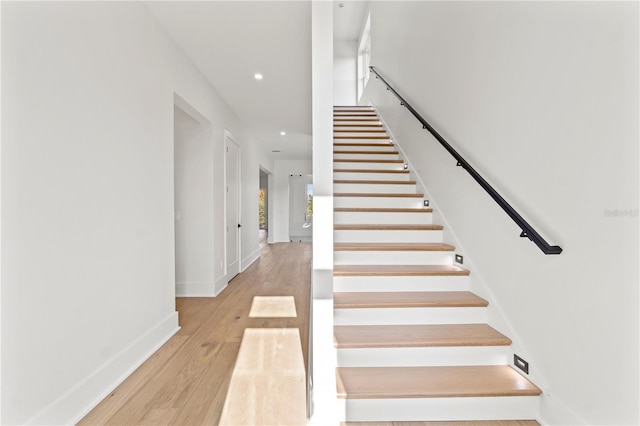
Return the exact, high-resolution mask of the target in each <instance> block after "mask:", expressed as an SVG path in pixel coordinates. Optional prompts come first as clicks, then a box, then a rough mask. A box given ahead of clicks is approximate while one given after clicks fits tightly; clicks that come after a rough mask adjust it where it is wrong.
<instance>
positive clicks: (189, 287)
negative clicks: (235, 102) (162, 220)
mask: <svg viewBox="0 0 640 426" xmlns="http://www.w3.org/2000/svg"><path fill="white" fill-rule="evenodd" d="M173 117H174V123H173V124H174V128H173V131H174V135H173V140H174V141H173V191H174V193H173V203H174V249H175V250H174V259H175V291H176V296H178V297H213V296H215V285H214V274H215V270H214V266H213V262H212V260H211V259H212V258H213V256H214V251H213V241H214V240H215V238H214V227H213V215H214V207H215V204H216V203H215V200H214V192H213V166H214V165H213V134H212V128H211V123H210V122H209V121H208V120H206V118H204V116H202V115H201V114H200V113H198V112H197V111H196V110H195V109H194V108H193V107H191V106H190V105H189V104H188V103H186V101H183V100H182V99H181V98H179V97H178V96H177V95H176V97H175V99H174V111H173Z"/></svg>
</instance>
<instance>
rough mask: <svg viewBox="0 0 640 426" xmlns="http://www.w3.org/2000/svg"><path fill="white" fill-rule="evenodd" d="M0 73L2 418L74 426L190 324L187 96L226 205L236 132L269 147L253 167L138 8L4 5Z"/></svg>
mask: <svg viewBox="0 0 640 426" xmlns="http://www.w3.org/2000/svg"><path fill="white" fill-rule="evenodd" d="M2 76H3V78H2V123H3V126H2V168H1V171H2V223H1V226H2V242H1V243H2V247H3V248H4V249H3V250H2V259H1V262H2V265H3V268H2V277H1V279H2V296H3V297H2V307H1V309H2V365H1V378H2V383H1V387H2V401H1V404H2V419H1V422H2V423H3V424H73V423H75V422H77V421H78V420H79V419H80V418H81V417H82V416H83V415H84V414H85V413H86V412H87V411H88V410H89V409H91V408H92V407H93V406H94V405H95V404H96V403H98V402H99V400H100V399H101V398H102V397H104V396H106V395H107V394H108V392H109V391H110V390H112V389H113V387H115V386H116V385H117V384H118V383H119V382H120V381H121V380H123V379H124V378H125V377H126V376H127V374H129V373H130V372H131V371H133V369H135V368H136V367H137V366H138V365H139V364H140V363H141V362H143V361H144V360H145V359H146V358H147V357H148V356H149V355H151V353H152V352H153V351H154V350H155V349H156V348H158V347H159V346H160V345H161V344H162V343H163V342H164V341H166V340H167V339H168V338H169V337H170V336H171V335H172V334H173V333H175V331H177V329H178V321H177V313H176V312H175V302H174V300H175V299H174V297H175V287H174V285H175V276H174V225H173V220H174V215H173V209H174V199H173V138H174V135H173V114H174V104H175V103H176V102H177V101H176V99H182V100H183V101H184V102H185V103H187V104H188V105H190V106H191V107H193V109H195V110H196V111H198V112H199V113H200V114H201V115H202V116H204V117H205V118H206V119H207V120H208V121H209V122H210V123H211V134H212V137H213V140H212V141H211V143H212V144H213V155H214V159H213V171H212V174H213V179H214V184H213V191H214V195H215V196H214V199H215V200H216V201H218V200H223V194H224V186H223V185H224V184H223V182H224V168H223V166H222V165H223V161H224V131H225V130H229V131H231V132H232V133H233V134H234V135H236V137H237V138H238V140H240V141H241V142H242V143H243V146H242V149H243V153H245V152H249V151H252V150H253V151H256V152H255V153H254V154H253V155H251V156H248V157H247V159H246V160H244V159H243V161H246V163H244V162H243V168H244V167H245V166H246V167H247V168H251V167H253V166H254V165H255V167H253V168H254V169H255V174H256V175H257V171H258V162H259V161H263V160H261V159H260V158H261V153H260V152H259V149H260V148H259V147H258V146H257V143H256V141H255V140H254V139H252V137H251V135H250V133H249V132H248V130H247V128H246V127H245V125H244V124H243V123H242V122H241V121H240V120H239V119H238V117H237V116H236V115H235V114H234V113H233V111H231V109H230V108H229V107H228V106H227V105H226V103H225V102H224V101H223V100H222V99H221V98H220V97H219V95H218V94H217V93H216V91H215V89H214V88H213V87H212V86H211V85H210V84H209V83H208V82H207V81H206V79H205V78H204V77H203V76H202V74H200V72H199V71H198V70H197V69H196V67H195V66H194V65H193V64H192V63H191V62H190V61H189V60H188V59H187V57H186V56H185V55H184V54H183V53H182V52H181V51H180V50H179V49H178V47H177V46H176V45H175V43H174V42H173V41H172V40H171V39H170V38H169V37H168V36H167V34H166V33H165V32H164V31H163V30H162V29H161V27H160V26H159V25H158V23H157V22H156V21H155V20H154V18H153V17H152V16H151V15H150V13H149V11H148V10H147V9H146V7H145V6H144V5H142V4H141V3H137V2H136V3H133V2H39V3H33V2H10V3H6V2H3V5H2ZM247 176H248V178H251V174H250V173H248V174H247ZM251 185H253V184H249V185H247V186H246V188H245V187H243V196H244V197H248V198H250V199H255V200H256V203H257V196H258V189H257V188H258V178H257V176H256V178H255V191H253V193H251V188H252V187H251ZM245 189H246V190H245ZM244 202H245V199H243V203H244ZM249 202H250V201H247V203H249ZM244 214H246V215H247V216H246V217H245V216H244ZM253 216H255V223H256V226H255V228H256V229H255V232H256V236H255V246H256V247H257V245H258V238H257V216H258V209H257V206H256V208H255V211H254V212H253V213H252V212H251V210H250V209H246V212H245V211H243V220H247V221H248V222H249V221H251V220H253ZM223 218H224V208H223V203H222V202H221V201H220V202H216V203H215V205H214V212H213V219H212V220H213V222H214V223H213V228H214V231H213V232H214V236H215V237H216V238H215V241H212V244H214V247H213V253H214V255H213V257H214V259H213V262H214V267H215V272H214V279H215V280H216V281H220V282H221V283H222V282H223V283H224V284H226V280H225V276H224V268H223V266H222V265H221V264H220V261H221V260H222V259H223V258H224V257H223V254H224V238H223V235H224V221H223ZM7 247H10V249H7ZM244 250H247V251H244ZM251 252H252V246H251V242H246V244H245V242H244V241H243V254H244V256H243V258H245V257H247V254H250V253H251Z"/></svg>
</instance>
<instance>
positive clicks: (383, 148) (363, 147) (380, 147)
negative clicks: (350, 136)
mask: <svg viewBox="0 0 640 426" xmlns="http://www.w3.org/2000/svg"><path fill="white" fill-rule="evenodd" d="M339 143H340V142H338V144H339ZM340 151H370V152H396V151H397V149H396V147H395V145H391V144H389V143H381V144H376V145H373V146H369V145H368V144H354V145H338V146H334V147H333V153H334V154H337V153H339V152H340Z"/></svg>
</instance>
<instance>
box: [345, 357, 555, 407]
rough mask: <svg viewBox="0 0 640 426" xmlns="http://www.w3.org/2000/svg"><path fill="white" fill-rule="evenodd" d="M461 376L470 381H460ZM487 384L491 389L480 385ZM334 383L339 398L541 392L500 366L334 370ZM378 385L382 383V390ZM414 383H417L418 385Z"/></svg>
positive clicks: (471, 395)
mask: <svg viewBox="0 0 640 426" xmlns="http://www.w3.org/2000/svg"><path fill="white" fill-rule="evenodd" d="M356 375H357V376H356ZM350 376H351V377H350ZM354 376H356V377H354ZM358 376H359V377H358ZM380 376H382V377H380ZM461 377H469V378H470V379H471V380H470V381H466V380H465V381H461V380H460V378H461ZM496 378H497V379H499V380H496ZM382 379H384V380H382ZM492 379H493V380H492ZM357 380H361V382H364V383H365V385H366V384H367V381H368V382H369V383H373V385H369V387H368V388H367V387H366V386H363V385H362V384H360V385H356V386H355V389H354V385H353V382H355V381H357ZM375 380H377V381H378V383H376V382H375ZM345 381H346V382H351V383H345ZM478 381H479V382H480V383H482V386H483V387H481V385H480V384H479V383H478ZM489 381H490V383H489V384H491V385H492V387H491V388H489V387H488V386H484V384H485V383H488V382H489ZM336 382H337V387H338V389H337V391H338V398H341V399H380V398H383V399H388V398H459V397H502V396H509V397H514V396H539V395H540V394H541V393H542V391H541V390H540V388H538V387H537V386H536V385H534V384H533V383H531V382H530V381H529V380H528V379H527V378H526V377H524V376H522V375H520V374H519V373H518V372H516V371H515V370H514V369H513V368H512V367H510V366H502V365H500V366H438V367H431V366H430V367H337V368H336ZM380 383H385V385H386V386H385V387H384V389H383V388H382V386H380ZM415 383H419V386H418V385H416V384H415ZM498 383H499V384H498Z"/></svg>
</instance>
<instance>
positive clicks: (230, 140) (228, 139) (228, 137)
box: [224, 129, 242, 283]
mask: <svg viewBox="0 0 640 426" xmlns="http://www.w3.org/2000/svg"><path fill="white" fill-rule="evenodd" d="M229 144H233V145H235V147H236V148H237V150H238V164H237V167H236V168H237V182H238V190H237V197H238V198H237V200H238V206H237V208H238V224H239V223H240V219H241V218H242V198H241V195H242V190H241V188H242V185H241V184H240V179H241V176H242V173H241V167H242V161H241V156H242V150H241V146H240V143H238V141H237V139H236V138H235V137H234V136H233V134H231V132H229V131H228V130H226V129H225V131H224V230H225V233H224V235H225V240H224V273H225V276H226V281H227V283H229V281H231V279H233V278H234V277H235V275H234V276H233V277H230V276H229V271H228V267H229V262H228V259H229V254H228V246H227V237H228V235H227V227H228V226H229V225H230V224H229V223H227V211H228V207H229V206H228V200H227V197H228V196H227V171H228V169H229V167H230V165H229V164H227V152H228V148H229ZM238 224H233V226H234V227H235V230H236V232H237V233H238V248H237V250H238V252H237V258H238V274H239V273H240V272H242V268H241V266H242V258H241V253H242V250H241V248H242V228H237V225H238Z"/></svg>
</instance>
